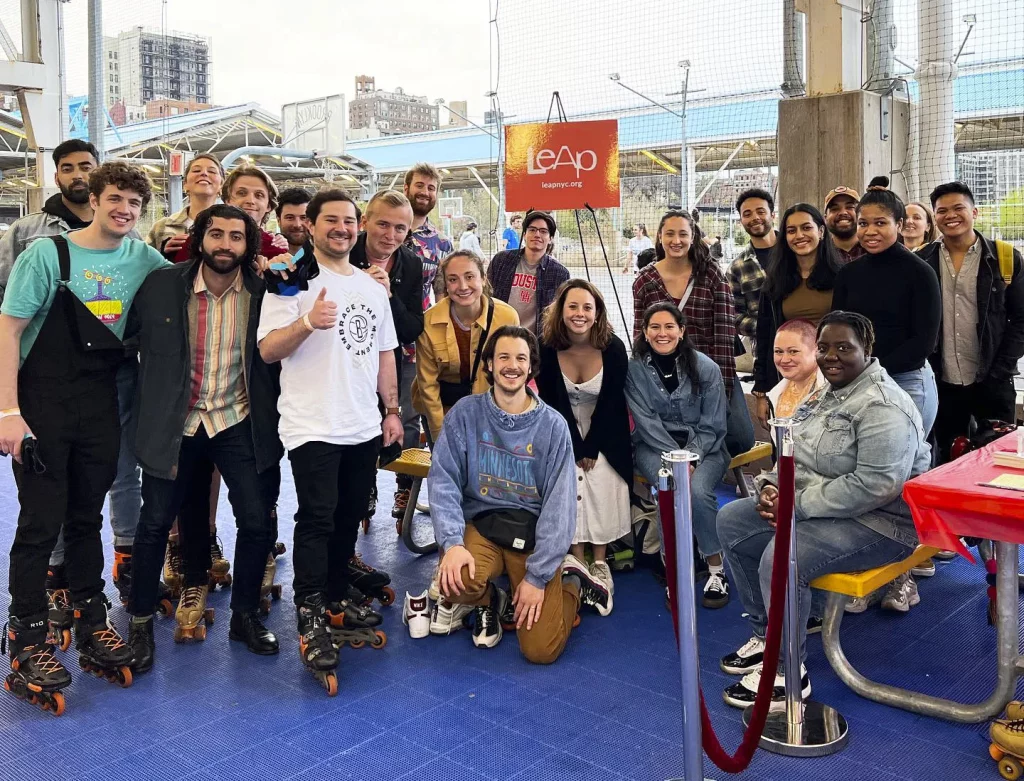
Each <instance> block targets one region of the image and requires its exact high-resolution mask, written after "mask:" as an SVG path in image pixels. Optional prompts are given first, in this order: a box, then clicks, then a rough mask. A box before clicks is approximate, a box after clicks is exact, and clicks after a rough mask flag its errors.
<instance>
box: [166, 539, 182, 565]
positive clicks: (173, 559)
mask: <svg viewBox="0 0 1024 781" xmlns="http://www.w3.org/2000/svg"><path fill="white" fill-rule="evenodd" d="M167 559H168V564H170V567H171V570H173V571H174V572H180V571H181V546H180V545H179V544H178V543H176V542H171V543H168V545H167Z"/></svg>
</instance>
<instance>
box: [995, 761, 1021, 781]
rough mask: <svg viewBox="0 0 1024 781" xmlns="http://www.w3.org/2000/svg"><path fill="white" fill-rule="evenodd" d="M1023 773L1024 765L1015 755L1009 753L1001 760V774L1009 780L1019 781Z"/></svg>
mask: <svg viewBox="0 0 1024 781" xmlns="http://www.w3.org/2000/svg"><path fill="white" fill-rule="evenodd" d="M1022 773H1024V766H1022V765H1021V763H1020V762H1018V761H1017V760H1016V759H1015V758H1014V757H1011V756H1009V755H1007V756H1005V757H1003V758H1002V759H1001V760H1000V761H999V775H1001V776H1002V777H1003V778H1005V779H1007V781H1017V779H1018V778H1020V777H1021V774H1022Z"/></svg>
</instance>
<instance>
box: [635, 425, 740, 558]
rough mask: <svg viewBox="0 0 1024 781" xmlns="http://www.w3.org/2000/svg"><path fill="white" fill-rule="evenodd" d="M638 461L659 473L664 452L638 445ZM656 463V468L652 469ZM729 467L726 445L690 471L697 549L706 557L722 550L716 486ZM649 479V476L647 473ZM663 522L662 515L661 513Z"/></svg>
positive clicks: (692, 516)
mask: <svg viewBox="0 0 1024 781" xmlns="http://www.w3.org/2000/svg"><path fill="white" fill-rule="evenodd" d="M636 458H637V464H640V463H641V462H642V463H643V464H644V465H646V467H647V469H646V470H645V469H643V468H641V469H640V473H641V474H643V475H652V474H653V475H657V474H658V469H659V468H660V466H661V453H655V452H654V450H653V449H651V448H649V447H646V446H645V445H638V446H637V451H636ZM652 467H653V471H650V470H651V468H652ZM728 468H729V454H728V453H726V452H725V448H719V449H718V450H716V451H715V452H713V453H710V454H709V455H707V456H705V457H704V460H702V461H701V462H700V463H699V464H697V468H696V469H694V470H693V474H692V475H690V506H691V508H692V515H691V519H692V526H693V535H694V536H695V537H696V538H697V550H699V551H700V555H701V556H703V557H704V558H705V559H706V558H707V557H708V556H714V555H716V554H719V553H721V552H722V545H721V543H719V541H718V522H717V518H718V512H719V511H718V495H717V494H716V493H715V489H716V488H718V486H719V485H720V484H721V482H722V478H723V477H725V473H726V471H727V470H728ZM648 479H650V478H649V477H648ZM658 522H659V523H660V522H661V515H658Z"/></svg>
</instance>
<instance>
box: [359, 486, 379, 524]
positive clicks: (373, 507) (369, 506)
mask: <svg viewBox="0 0 1024 781" xmlns="http://www.w3.org/2000/svg"><path fill="white" fill-rule="evenodd" d="M376 512H377V486H376V484H375V485H374V486H373V490H371V491H370V501H369V502H367V503H366V515H364V516H363V522H362V526H363V534H369V533H370V521H372V520H373V515H374V513H376Z"/></svg>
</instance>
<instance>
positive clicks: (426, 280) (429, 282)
mask: <svg viewBox="0 0 1024 781" xmlns="http://www.w3.org/2000/svg"><path fill="white" fill-rule="evenodd" d="M440 189H441V172H440V171H438V170H437V169H436V168H434V166H432V165H430V163H417V164H416V165H414V166H413V167H412V168H410V169H409V170H408V171H406V172H405V197H406V198H408V199H409V203H410V204H411V205H412V230H410V231H409V236H408V238H406V240H405V243H406V244H408V245H409V246H410V247H412V249H413V250H415V252H416V254H417V255H419V256H420V260H422V261H423V308H424V309H429V308H430V293H431V291H432V290H433V292H434V293H435V294H436V293H437V292H438V291H437V290H436V289H435V285H434V278H435V277H436V276H437V267H438V266H439V265H440V264H441V261H442V260H444V259H445V258H446V257H448V256H449V255H450V254H451V253H452V243H451V242H450V241H449V240H448V239H446V238H445V237H444V236H442V235H441V234H440V233H438V232H437V228H435V227H434V226H433V225H432V224H431V222H430V220H429V219H427V215H428V214H430V212H431V211H433V209H434V207H435V206H436V205H437V193H438V191H439V190H440ZM442 289H443V286H442Z"/></svg>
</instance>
